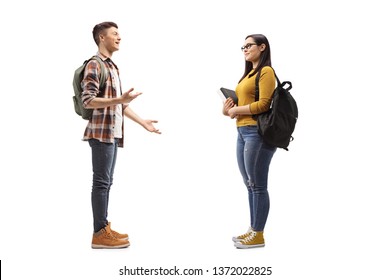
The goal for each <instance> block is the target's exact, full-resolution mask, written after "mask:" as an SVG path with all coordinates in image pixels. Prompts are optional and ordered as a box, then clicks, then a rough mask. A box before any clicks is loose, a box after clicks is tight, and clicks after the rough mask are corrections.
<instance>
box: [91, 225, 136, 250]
mask: <svg viewBox="0 0 390 280" xmlns="http://www.w3.org/2000/svg"><path fill="white" fill-rule="evenodd" d="M129 246H130V242H129V241H128V240H124V239H118V238H116V237H115V236H114V235H113V234H112V232H111V229H110V226H109V225H107V226H106V227H104V228H102V229H101V230H99V231H98V232H96V233H94V234H93V236H92V248H93V249H103V248H105V249H117V248H126V247H129Z"/></svg>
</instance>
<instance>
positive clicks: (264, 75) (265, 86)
mask: <svg viewBox="0 0 390 280" xmlns="http://www.w3.org/2000/svg"><path fill="white" fill-rule="evenodd" d="M274 89H275V74H274V71H273V69H272V68H271V67H264V68H263V69H262V70H261V73H260V80H259V101H256V102H252V103H251V104H250V105H249V108H250V111H251V113H252V114H254V115H256V114H260V113H263V112H266V111H268V110H269V107H270V106H271V101H272V94H273V92H274Z"/></svg>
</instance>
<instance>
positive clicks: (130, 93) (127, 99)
mask: <svg viewBox="0 0 390 280" xmlns="http://www.w3.org/2000/svg"><path fill="white" fill-rule="evenodd" d="M133 90H134V88H131V89H129V90H128V91H126V92H125V93H123V94H122V96H121V99H122V100H123V103H124V104H127V103H130V102H131V101H132V100H134V99H135V98H137V96H139V95H141V94H142V92H135V93H133Z"/></svg>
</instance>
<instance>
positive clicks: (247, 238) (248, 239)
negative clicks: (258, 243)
mask: <svg viewBox="0 0 390 280" xmlns="http://www.w3.org/2000/svg"><path fill="white" fill-rule="evenodd" d="M255 237H256V232H255V231H252V232H250V233H249V235H248V236H247V237H246V238H245V239H244V240H242V241H241V243H248V242H251V241H252V240H253V239H254V238H255Z"/></svg>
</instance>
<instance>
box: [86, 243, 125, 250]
mask: <svg viewBox="0 0 390 280" xmlns="http://www.w3.org/2000/svg"><path fill="white" fill-rule="evenodd" d="M129 246H130V243H128V244H124V245H116V246H107V245H97V244H92V245H91V247H92V249H122V248H127V247H129Z"/></svg>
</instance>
